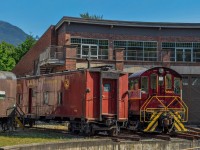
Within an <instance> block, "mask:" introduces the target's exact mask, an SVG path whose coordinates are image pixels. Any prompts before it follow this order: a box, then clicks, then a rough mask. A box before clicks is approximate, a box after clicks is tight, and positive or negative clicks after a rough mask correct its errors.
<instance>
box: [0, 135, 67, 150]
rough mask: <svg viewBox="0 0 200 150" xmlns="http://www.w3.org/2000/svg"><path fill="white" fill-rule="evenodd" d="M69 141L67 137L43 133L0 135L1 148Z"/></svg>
mask: <svg viewBox="0 0 200 150" xmlns="http://www.w3.org/2000/svg"><path fill="white" fill-rule="evenodd" d="M63 140H69V137H67V136H66V137H64V136H60V135H56V134H54V133H52V134H45V133H31V132H27V133H26V134H15V133H14V134H12V133H9V134H5V133H1V134H0V147H2V146H11V145H18V144H31V143H44V142H56V141H63Z"/></svg>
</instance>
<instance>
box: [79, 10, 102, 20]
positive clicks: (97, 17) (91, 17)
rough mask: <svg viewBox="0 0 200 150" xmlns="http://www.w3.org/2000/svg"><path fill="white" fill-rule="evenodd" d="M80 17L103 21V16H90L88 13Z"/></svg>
mask: <svg viewBox="0 0 200 150" xmlns="http://www.w3.org/2000/svg"><path fill="white" fill-rule="evenodd" d="M80 17H81V18H85V19H97V20H102V19H103V15H102V16H97V15H90V14H89V13H88V12H86V13H83V14H80Z"/></svg>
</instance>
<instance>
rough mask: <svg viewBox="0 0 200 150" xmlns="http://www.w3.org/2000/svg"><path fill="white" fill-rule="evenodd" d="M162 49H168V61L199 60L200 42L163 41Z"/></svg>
mask: <svg viewBox="0 0 200 150" xmlns="http://www.w3.org/2000/svg"><path fill="white" fill-rule="evenodd" d="M162 49H163V50H167V51H170V61H175V62H200V43H197V42H163V43H162Z"/></svg>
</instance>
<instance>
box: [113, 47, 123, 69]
mask: <svg viewBox="0 0 200 150" xmlns="http://www.w3.org/2000/svg"><path fill="white" fill-rule="evenodd" d="M114 51H115V59H116V64H115V68H116V69H117V70H121V71H123V69H124V49H123V48H119V49H115V50H114Z"/></svg>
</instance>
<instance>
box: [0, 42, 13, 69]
mask: <svg viewBox="0 0 200 150" xmlns="http://www.w3.org/2000/svg"><path fill="white" fill-rule="evenodd" d="M14 53H15V47H14V46H13V45H12V44H8V43H6V42H2V43H0V70H3V71H10V70H12V68H13V67H14V66H15V64H16V63H15V59H14V58H13V57H12V56H13V54H14Z"/></svg>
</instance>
